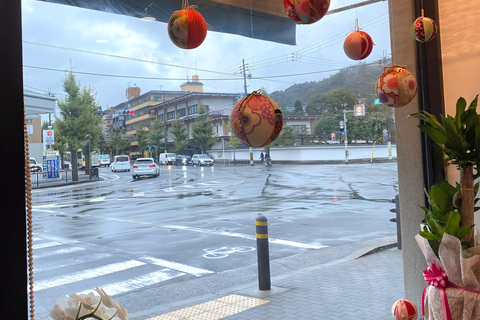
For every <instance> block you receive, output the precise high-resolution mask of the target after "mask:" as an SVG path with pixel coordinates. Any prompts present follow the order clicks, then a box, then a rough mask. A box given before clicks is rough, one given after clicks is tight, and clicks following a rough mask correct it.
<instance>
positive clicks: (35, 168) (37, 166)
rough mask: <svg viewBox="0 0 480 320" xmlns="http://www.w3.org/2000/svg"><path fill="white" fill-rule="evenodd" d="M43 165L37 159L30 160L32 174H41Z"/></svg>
mask: <svg viewBox="0 0 480 320" xmlns="http://www.w3.org/2000/svg"><path fill="white" fill-rule="evenodd" d="M41 171H42V164H41V163H40V162H38V161H37V160H36V159H35V158H30V172H41Z"/></svg>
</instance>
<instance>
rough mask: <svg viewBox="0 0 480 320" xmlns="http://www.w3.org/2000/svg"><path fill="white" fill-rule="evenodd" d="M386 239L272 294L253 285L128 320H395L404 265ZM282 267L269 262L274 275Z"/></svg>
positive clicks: (300, 274) (277, 282)
mask: <svg viewBox="0 0 480 320" xmlns="http://www.w3.org/2000/svg"><path fill="white" fill-rule="evenodd" d="M388 240H389V242H390V243H388V244H385V243H383V244H382V245H381V246H380V247H378V248H376V249H375V248H372V247H368V246H363V247H362V248H360V249H357V250H356V251H355V252H353V253H351V254H348V255H347V256H344V257H343V258H339V259H336V260H333V261H331V262H327V263H320V264H317V265H313V266H310V267H307V268H304V269H299V270H294V271H292V272H288V273H283V274H280V275H277V276H272V277H271V283H272V290H270V291H259V290H258V282H255V283H252V282H250V283H249V284H248V285H246V286H243V287H232V288H230V289H228V288H227V289H225V290H219V291H218V293H214V294H210V295H204V296H202V297H199V298H192V299H186V300H184V301H178V302H176V303H170V305H169V306H168V307H160V306H159V308H158V309H157V310H149V311H147V312H142V313H135V312H133V313H132V314H131V317H129V319H132V320H137V319H148V320H167V319H168V320H179V319H182V320H190V319H209V320H211V319H228V320H260V319H272V320H276V319H292V320H297V319H319V320H334V319H335V320H343V319H356V320H362V319H365V320H384V319H392V315H391V307H392V305H393V303H394V302H395V301H397V300H398V299H400V298H404V289H403V288H404V283H403V262H402V251H401V250H398V249H397V247H396V245H395V242H396V240H393V237H390V238H389V239H388ZM387 242H388V241H387ZM353 245H355V244H353ZM392 246H393V248H392ZM341 250H343V249H340V251H341ZM320 251H322V250H318V251H317V252H316V253H315V254H314V255H313V256H312V257H313V258H315V256H316V255H318V254H319V252H320ZM327 254H328V253H327ZM312 257H310V258H312ZM281 265H282V263H277V262H275V263H271V270H275V269H277V268H279V267H280V268H281ZM250 271H251V270H250ZM230 276H231V275H230ZM239 276H240V277H241V275H239ZM227 282H228V281H227ZM185 286H188V284H186V285H185ZM214 291H215V289H214ZM175 293H176V292H171V294H175ZM418 307H419V310H420V313H421V306H417V308H418ZM421 318H422V316H421V314H420V315H419V317H418V319H421Z"/></svg>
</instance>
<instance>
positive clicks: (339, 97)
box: [305, 89, 358, 115]
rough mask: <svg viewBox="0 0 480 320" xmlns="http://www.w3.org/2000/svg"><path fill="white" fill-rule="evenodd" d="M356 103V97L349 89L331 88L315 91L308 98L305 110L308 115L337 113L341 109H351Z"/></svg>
mask: <svg viewBox="0 0 480 320" xmlns="http://www.w3.org/2000/svg"><path fill="white" fill-rule="evenodd" d="M357 103H358V99H357V97H356V96H355V95H354V94H353V93H352V92H350V91H347V90H342V89H332V90H330V91H328V92H325V93H317V94H316V95H314V96H313V97H311V98H310V99H309V100H308V103H307V106H306V107H305V111H306V112H307V113H308V114H309V115H327V114H338V113H341V112H342V111H343V110H345V109H347V110H351V109H352V108H353V106H354V105H355V104H357Z"/></svg>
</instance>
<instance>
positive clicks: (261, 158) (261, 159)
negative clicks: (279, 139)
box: [260, 152, 264, 162]
mask: <svg viewBox="0 0 480 320" xmlns="http://www.w3.org/2000/svg"><path fill="white" fill-rule="evenodd" d="M263 160H264V156H263V152H260V161H262V162H263Z"/></svg>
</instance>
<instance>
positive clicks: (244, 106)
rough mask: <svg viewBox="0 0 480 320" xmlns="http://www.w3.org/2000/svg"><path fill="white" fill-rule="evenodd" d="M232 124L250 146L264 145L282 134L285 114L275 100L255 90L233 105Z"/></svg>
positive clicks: (242, 139) (238, 135)
mask: <svg viewBox="0 0 480 320" xmlns="http://www.w3.org/2000/svg"><path fill="white" fill-rule="evenodd" d="M230 125H231V127H232V131H233V134H234V135H235V136H236V137H237V138H238V140H240V141H242V142H243V143H245V144H247V145H249V146H250V147H264V146H266V145H268V144H270V143H272V142H273V140H275V139H276V138H277V137H278V135H279V134H280V131H281V130H282V126H283V115H282V111H281V110H280V108H279V107H278V105H277V103H276V102H275V101H273V100H272V99H270V98H268V97H266V96H263V95H261V94H260V93H259V92H257V91H255V92H253V93H252V94H250V95H248V96H246V97H245V98H243V99H241V100H240V101H238V102H237V104H236V105H235V107H233V110H232V113H231V115H230Z"/></svg>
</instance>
